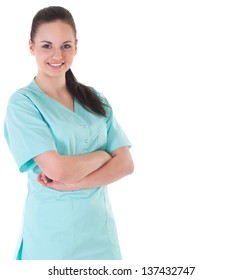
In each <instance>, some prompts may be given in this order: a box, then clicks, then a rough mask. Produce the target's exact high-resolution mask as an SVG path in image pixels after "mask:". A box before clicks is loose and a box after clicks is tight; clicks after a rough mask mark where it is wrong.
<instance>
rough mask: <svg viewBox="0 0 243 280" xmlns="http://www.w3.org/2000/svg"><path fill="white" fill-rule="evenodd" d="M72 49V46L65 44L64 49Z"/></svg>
mask: <svg viewBox="0 0 243 280" xmlns="http://www.w3.org/2000/svg"><path fill="white" fill-rule="evenodd" d="M71 47H72V46H71V45H70V44H64V45H63V48H64V49H70V48H71Z"/></svg>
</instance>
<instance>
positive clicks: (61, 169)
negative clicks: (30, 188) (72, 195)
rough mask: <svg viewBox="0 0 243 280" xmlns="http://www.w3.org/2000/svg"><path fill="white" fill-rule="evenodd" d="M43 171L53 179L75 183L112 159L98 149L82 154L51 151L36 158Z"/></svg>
mask: <svg viewBox="0 0 243 280" xmlns="http://www.w3.org/2000/svg"><path fill="white" fill-rule="evenodd" d="M34 160H35V162H36V164H37V165H38V166H39V167H40V169H41V170H42V172H43V173H44V174H45V175H46V176H47V177H48V178H50V179H52V180H53V181H58V182H63V183H65V182H68V183H74V182H77V181H80V180H82V179H83V178H85V177H86V176H87V175H88V174H90V173H92V172H94V171H95V170H97V169H99V168H100V167H101V166H103V165H104V164H106V163H107V162H108V161H109V160H111V156H110V155H109V154H108V153H106V152H104V151H96V152H92V153H88V154H82V155H73V156H68V155H59V154H58V153H57V152H56V151H49V152H46V153H43V154H41V155H38V156H36V157H35V158H34Z"/></svg>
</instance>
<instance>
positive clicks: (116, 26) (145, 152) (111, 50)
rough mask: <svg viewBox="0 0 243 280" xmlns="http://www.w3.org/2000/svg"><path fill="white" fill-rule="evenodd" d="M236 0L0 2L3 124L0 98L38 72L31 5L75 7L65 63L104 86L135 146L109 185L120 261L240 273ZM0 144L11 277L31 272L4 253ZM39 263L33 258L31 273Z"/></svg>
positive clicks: (13, 228) (1, 142) (12, 170)
mask: <svg viewBox="0 0 243 280" xmlns="http://www.w3.org/2000/svg"><path fill="white" fill-rule="evenodd" d="M240 2H241V1H234V0H231V1H215V0H210V1H206V0H204V1H188V0H185V1H176V0H175V1H162V0H161V1H155V0H149V1H148V0H147V1H143V0H142V1H135V0H134V1H133V0H130V1H128V0H126V1H124V0H123V1H111V0H110V1H108V0H102V1H98V0H97V1H94V0H93V1H92V0H91V1H69V0H62V1H61V0H60V1H51V0H49V1H47V0H46V1H40V0H38V1H37V0H35V1H32V2H31V1H29V0H28V1H27V0H22V1H17V0H16V1H7V2H5V3H4V7H1V14H2V15H1V17H0V27H1V44H0V53H1V70H0V71H1V82H0V94H1V95H0V100H1V101H0V106H1V108H0V118H1V123H2V127H3V121H4V114H5V109H6V104H7V101H8V98H9V96H10V95H11V94H12V93H13V92H14V91H15V90H17V89H18V88H19V87H22V86H25V85H27V84H28V83H29V82H30V81H31V80H32V78H33V77H34V75H35V74H36V65H35V61H34V57H32V56H31V55H30V54H29V51H28V39H29V32H30V25H31V20H32V18H33V16H34V14H35V13H36V12H37V11H38V10H39V9H41V8H43V7H45V6H49V5H56V4H57V5H62V6H64V7H66V8H67V9H69V10H70V12H71V13H72V14H73V16H74V19H75V21H76V25H77V29H78V39H79V45H78V48H79V49H78V55H77V56H76V59H75V62H74V65H73V67H72V69H73V72H74V74H75V75H76V77H77V78H78V80H79V81H80V82H83V83H85V84H87V85H91V86H93V87H94V88H96V89H97V90H99V91H101V92H103V94H105V96H106V97H107V98H108V100H109V101H110V103H111V104H112V106H113V109H114V111H115V115H116V118H117V119H118V121H119V122H120V124H121V126H122V127H123V129H124V130H125V132H126V134H127V135H128V137H129V138H130V140H131V142H132V144H133V147H132V149H131V152H132V155H133V158H134V161H135V172H134V174H133V175H131V176H129V177H126V178H124V179H123V180H121V181H119V182H117V183H114V184H113V185H111V186H110V187H109V192H110V199H111V202H112V206H113V210H114V215H115V218H116V223H117V228H118V232H119V238H120V243H121V249H122V253H123V258H124V261H123V263H124V266H125V264H126V266H129V264H130V265H134V263H136V264H138V265H140V266H142V265H151V266H155V265H158V266H163V265H171V266H183V265H184V266H196V269H197V271H196V272H195V276H194V277H195V278H193V279H234V280H236V279H242V274H243V272H242V269H241V268H242V249H243V246H242V245H243V244H242V236H243V230H242V214H243V204H242V191H241V189H242V167H243V154H242V152H243V150H242V143H243V141H242V140H243V134H242V120H243V118H242V117H243V114H242V105H243V104H242V74H243V70H242V69H243V63H242V62H243V55H242V53H243V40H242V33H243V20H242V18H243V17H242V14H243V11H242V8H241V6H240ZM2 131H3V130H2ZM0 149H1V150H0V167H1V182H2V184H1V196H0V221H1V230H0V234H1V235H0V264H1V267H3V268H4V269H3V270H2V268H1V272H0V275H1V273H4V271H5V278H4V279H8V277H9V279H13V278H11V277H10V274H11V273H15V275H16V276H20V275H21V276H26V275H28V273H30V271H31V270H29V268H26V270H25V269H23V267H25V266H26V263H25V264H24V262H22V263H23V264H22V268H21V266H20V265H19V264H18V268H17V264H16V262H14V261H12V259H13V255H14V251H15V246H16V242H17V240H18V236H19V233H20V229H21V219H22V210H23V205H24V199H25V196H26V193H27V186H26V175H25V174H20V173H19V171H18V169H17V166H16V165H15V163H14V161H13V158H12V156H11V154H10V152H9V150H8V148H7V145H6V143H5V139H4V136H3V133H2V134H1V136H0ZM51 264H52V263H51V262H50V264H49V263H48V265H49V266H50V265H51ZM41 265H43V262H42V264H41ZM41 265H40V267H38V264H36V262H34V266H36V267H35V272H33V273H36V274H37V276H38V275H39V273H41V272H38V268H39V269H40V270H41ZM48 265H47V266H48ZM79 265H80V264H79ZM32 266H33V264H31V265H30V267H32ZM27 269H28V270H27ZM42 273H43V271H42ZM37 276H36V277H37ZM143 277H145V276H143ZM0 278H1V276H0ZM49 278H50V277H49ZM49 278H48V277H47V278H46V279H49ZM178 278H179V277H178ZM36 279H37V278H36ZM41 279H45V278H43V275H42V277H41ZM62 279H63V278H62ZM75 279H76V278H75ZM144 279H145V278H144ZM148 279H158V278H153V277H149V278H148ZM183 279H184V278H183ZM188 279H190V277H189V278H188ZM191 279H192V277H191Z"/></svg>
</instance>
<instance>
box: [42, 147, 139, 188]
mask: <svg viewBox="0 0 243 280" xmlns="http://www.w3.org/2000/svg"><path fill="white" fill-rule="evenodd" d="M111 157H112V158H111V160H109V161H107V162H106V163H105V164H104V165H102V166H101V167H100V168H98V169H97V170H95V171H93V172H92V173H90V174H88V175H87V176H85V177H84V178H82V179H81V180H79V181H78V182H75V183H71V182H70V183H67V182H65V183H63V182H60V181H59V182H58V181H52V182H48V181H47V180H46V179H45V174H41V175H40V176H39V177H38V181H39V182H40V183H41V184H42V185H44V186H46V187H50V188H54V189H57V190H60V191H72V190H79V189H83V188H95V187H99V186H103V185H107V184H111V183H113V182H115V181H117V180H119V179H121V178H122V177H125V176H126V175H129V174H131V173H132V172H133V169H134V165H133V160H132V157H131V154H130V151H129V149H128V147H121V148H119V149H117V150H115V151H113V152H112V154H111ZM42 176H44V180H43V178H42V179H41V177H42Z"/></svg>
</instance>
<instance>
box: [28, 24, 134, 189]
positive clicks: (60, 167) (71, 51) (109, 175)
mask: <svg viewBox="0 0 243 280" xmlns="http://www.w3.org/2000/svg"><path fill="white" fill-rule="evenodd" d="M29 48H30V52H31V54H32V55H33V56H35V59H36V63H37V67H38V71H37V75H36V78H35V80H36V83H37V84H38V86H39V87H40V88H41V89H42V90H43V91H44V92H45V93H46V94H47V95H49V96H50V97H51V98H53V99H55V100H56V101H58V102H60V103H61V104H63V105H64V106H66V107H67V108H68V109H69V110H71V111H73V110H74V100H73V97H72V96H71V94H70V93H69V92H68V89H67V87H66V80H65V73H66V71H67V70H68V69H69V68H70V67H71V65H72V62H73V59H74V56H75V55H76V53H77V40H76V38H75V35H74V32H73V30H72V28H71V26H70V25H68V24H66V23H64V22H62V21H55V22H51V23H44V24H41V25H40V26H39V28H38V30H37V33H36V36H35V38H34V40H33V41H31V40H30V41H29ZM34 160H35V162H36V164H37V165H38V166H39V167H40V169H41V170H42V172H41V173H40V174H39V176H38V178H37V181H38V182H39V183H40V184H42V185H43V186H45V187H49V188H53V189H56V190H60V191H71V190H79V189H82V188H94V187H98V186H102V185H106V184H111V183H113V182H115V181H117V180H119V179H121V178H122V177H124V176H126V175H128V174H131V173H132V172H133V168H134V167H133V160H132V157H131V154H130V152H129V149H128V147H121V148H119V149H117V150H115V151H113V152H112V153H111V154H108V153H107V152H105V151H96V152H92V153H89V154H84V155H76V156H63V155H59V154H58V153H57V152H56V151H48V152H46V153H43V154H41V155H38V156H37V157H35V158H34ZM67 166H68V167H69V168H67ZM49 178H51V180H49Z"/></svg>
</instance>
